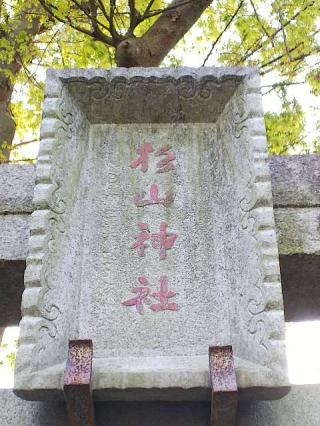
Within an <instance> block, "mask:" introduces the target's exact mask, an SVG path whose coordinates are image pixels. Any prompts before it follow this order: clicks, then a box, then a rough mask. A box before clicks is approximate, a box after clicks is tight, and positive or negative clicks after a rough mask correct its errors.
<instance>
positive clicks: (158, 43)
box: [117, 0, 213, 67]
mask: <svg viewBox="0 0 320 426" xmlns="http://www.w3.org/2000/svg"><path fill="white" fill-rule="evenodd" d="M212 1H213V0H196V1H195V0H191V1H190V0H189V1H188V2H185V1H177V0H175V1H173V2H172V3H171V4H170V5H169V6H168V7H167V8H166V9H165V11H164V12H163V13H162V14H161V16H160V17H159V19H158V20H157V21H156V22H155V23H154V24H153V25H152V26H151V27H150V28H149V30H148V31H147V32H146V33H145V34H144V35H143V36H142V37H141V38H131V39H128V40H124V41H123V42H121V43H120V44H119V46H118V48H117V64H118V66H124V67H132V66H158V65H159V64H160V63H161V62H162V60H163V59H164V58H165V56H166V55H167V54H168V53H169V52H170V50H171V49H172V48H173V47H174V46H175V45H176V44H177V42H178V41H179V40H180V39H181V38H182V37H183V36H184V35H185V34H186V32H187V31H188V30H189V29H190V28H191V27H192V25H193V24H194V23H195V22H196V21H197V20H198V19H199V17H200V16H201V14H202V13H203V11H204V10H205V9H206V8H207V7H208V6H209V5H210V4H211V3H212ZM149 6H150V3H149V5H148V7H149ZM154 13H158V12H148V14H147V16H148V17H150V16H151V15H152V16H154V15H153V14H154ZM145 15H146V14H145V13H144V15H143V16H145Z"/></svg>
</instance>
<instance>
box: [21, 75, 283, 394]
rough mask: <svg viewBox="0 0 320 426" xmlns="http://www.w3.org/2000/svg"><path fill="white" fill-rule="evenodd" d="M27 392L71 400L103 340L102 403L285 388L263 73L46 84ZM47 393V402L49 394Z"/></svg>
mask: <svg viewBox="0 0 320 426" xmlns="http://www.w3.org/2000/svg"><path fill="white" fill-rule="evenodd" d="M41 139H42V142H41V147H40V152H39V157H38V163H37V182H36V188H35V195H34V205H35V212H34V213H33V215H32V224H31V237H30V244H29V257H28V260H27V270H26V274H25V286H26V289H25V292H24V295H23V301H22V313H23V319H22V321H21V337H20V348H19V351H18V356H17V367H16V382H15V388H16V390H15V391H16V393H17V394H19V395H20V396H23V397H27V398H39V399H41V398H46V397H53V396H54V395H55V394H57V395H58V396H60V395H61V394H62V382H63V372H64V368H65V363H66V359H67V350H68V340H69V339H92V341H93V348H94V360H93V389H94V393H95V396H96V398H98V399H112V398H121V399H126V398H127V399H136V398H157V399H179V398H185V399H190V398H195V399H202V398H208V397H210V382H209V359H208V349H209V346H211V345H229V344H231V345H232V346H233V351H234V354H235V364H236V373H237V381H238V386H239V387H240V389H242V390H243V391H246V392H244V393H249V392H250V391H251V395H258V392H257V390H256V388H259V392H260V393H259V395H261V396H263V397H268V396H269V395H270V396H272V397H274V396H276V395H279V396H280V395H281V393H282V392H283V389H284V387H285V386H286V385H287V379H286V363H285V348H284V340H283V339H284V319H283V305H282V294H281V285H280V275H279V264H278V253H277V244H276V236H275V230H274V220H273V208H272V199H271V189H270V178H269V171H268V167H267V164H266V162H265V160H266V156H267V154H266V138H265V129H264V121H263V111H262V107H261V95H260V92H259V78H258V76H257V74H256V72H255V71H254V70H252V69H246V68H244V69H240V70H239V69H210V68H207V69H200V70H193V69H180V70H168V69H149V70H146V69H135V70H122V69H118V70H114V71H87V72H84V71H63V72H60V71H59V72H49V74H48V78H47V91H46V100H45V106H44V119H43V124H42V130H41ZM44 391H45V392H44Z"/></svg>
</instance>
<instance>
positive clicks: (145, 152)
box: [130, 143, 153, 173]
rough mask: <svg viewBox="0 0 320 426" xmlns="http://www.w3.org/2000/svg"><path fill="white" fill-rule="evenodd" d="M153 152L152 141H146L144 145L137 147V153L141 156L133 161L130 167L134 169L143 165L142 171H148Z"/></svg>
mask: <svg viewBox="0 0 320 426" xmlns="http://www.w3.org/2000/svg"><path fill="white" fill-rule="evenodd" d="M151 152H153V148H152V145H151V143H145V144H144V145H143V147H140V148H138V149H137V153H138V154H139V158H138V159H137V160H134V161H132V163H131V164H130V167H131V168H132V169H136V168H137V167H139V166H141V171H142V172H143V173H146V171H147V170H148V167H149V165H148V157H149V155H150V154H151Z"/></svg>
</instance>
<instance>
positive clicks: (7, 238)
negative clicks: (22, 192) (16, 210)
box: [0, 214, 30, 261]
mask: <svg viewBox="0 0 320 426" xmlns="http://www.w3.org/2000/svg"><path fill="white" fill-rule="evenodd" d="M29 220H30V215H28V214H6V215H0V261H1V260H25V259H26V257H27V253H28V240H29V236H30V230H29Z"/></svg>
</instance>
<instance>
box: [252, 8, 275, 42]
mask: <svg viewBox="0 0 320 426" xmlns="http://www.w3.org/2000/svg"><path fill="white" fill-rule="evenodd" d="M250 4H251V6H252V9H253V12H254V14H255V17H256V18H257V21H258V22H259V24H260V27H261V28H262V30H263V32H264V33H265V35H266V36H267V37H268V39H270V42H271V44H272V46H274V42H273V39H272V37H271V36H270V34H269V33H268V31H267V29H266V27H265V26H264V25H263V22H262V21H261V19H260V16H259V14H258V11H257V9H256V6H255V4H254V3H253V0H250Z"/></svg>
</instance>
